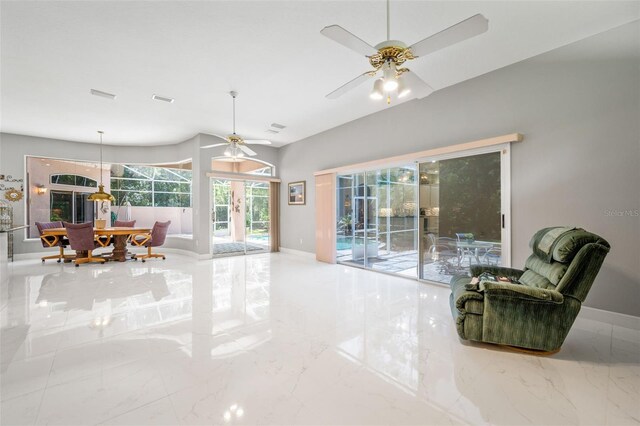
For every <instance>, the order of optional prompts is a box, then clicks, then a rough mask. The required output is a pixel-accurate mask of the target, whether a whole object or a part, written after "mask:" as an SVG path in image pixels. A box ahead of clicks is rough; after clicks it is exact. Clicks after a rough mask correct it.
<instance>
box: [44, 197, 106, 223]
mask: <svg viewBox="0 0 640 426" xmlns="http://www.w3.org/2000/svg"><path fill="white" fill-rule="evenodd" d="M50 194H51V195H50V197H51V200H50V206H51V209H50V216H49V219H50V220H51V221H64V222H69V223H85V222H93V216H94V210H95V209H94V207H95V206H94V203H93V202H92V201H89V200H88V199H87V197H88V196H89V195H90V194H89V193H85V192H75V191H57V190H52V191H51V192H50Z"/></svg>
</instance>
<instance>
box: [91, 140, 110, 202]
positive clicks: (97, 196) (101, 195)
mask: <svg viewBox="0 0 640 426" xmlns="http://www.w3.org/2000/svg"><path fill="white" fill-rule="evenodd" d="M103 133H104V132H103V131H102V130H98V134H99V135H100V185H98V192H94V193H93V194H91V195H89V196H88V197H87V200H89V201H109V202H111V203H115V202H116V199H115V198H114V196H113V195H111V194H109V193H108V192H104V185H103V184H102V134H103Z"/></svg>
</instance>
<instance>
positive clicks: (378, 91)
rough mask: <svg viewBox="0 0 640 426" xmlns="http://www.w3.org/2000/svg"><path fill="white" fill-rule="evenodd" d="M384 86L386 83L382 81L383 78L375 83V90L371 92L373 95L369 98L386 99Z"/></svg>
mask: <svg viewBox="0 0 640 426" xmlns="http://www.w3.org/2000/svg"><path fill="white" fill-rule="evenodd" d="M383 84H384V82H383V81H382V79H381V78H379V79H377V80H376V81H375V82H374V83H373V89H372V90H371V93H370V94H369V97H370V98H371V99H382V98H383V97H384V92H383V90H384V88H383Z"/></svg>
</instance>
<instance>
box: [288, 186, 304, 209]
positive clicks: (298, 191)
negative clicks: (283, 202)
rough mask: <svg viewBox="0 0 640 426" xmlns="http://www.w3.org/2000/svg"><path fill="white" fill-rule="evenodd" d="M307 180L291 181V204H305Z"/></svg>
mask: <svg viewBox="0 0 640 426" xmlns="http://www.w3.org/2000/svg"><path fill="white" fill-rule="evenodd" d="M306 183H307V181H306V180H303V181H300V182H291V183H289V204H290V205H303V204H304V203H305V201H306V192H307V191H306Z"/></svg>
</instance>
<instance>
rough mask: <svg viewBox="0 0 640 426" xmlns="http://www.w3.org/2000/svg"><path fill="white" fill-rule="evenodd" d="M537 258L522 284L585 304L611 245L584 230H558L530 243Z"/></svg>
mask: <svg viewBox="0 0 640 426" xmlns="http://www.w3.org/2000/svg"><path fill="white" fill-rule="evenodd" d="M530 247H531V248H532V250H533V254H532V255H531V256H529V258H528V259H527V261H526V264H525V272H524V274H523V275H522V277H520V282H521V283H523V284H525V285H529V286H532V287H541V288H545V289H555V290H557V291H559V292H561V293H563V294H564V295H567V296H572V297H575V298H577V299H579V300H580V301H584V299H585V298H586V296H587V293H588V292H589V290H590V288H591V285H592V284H593V280H594V279H595V276H596V274H597V273H598V271H599V270H600V266H602V262H603V261H604V258H605V256H606V254H607V253H608V252H609V248H610V246H609V243H608V242H607V241H605V240H604V239H603V238H601V237H599V236H598V235H596V234H593V233H591V232H587V231H585V230H584V229H581V228H568V227H564V228H563V227H554V228H544V229H541V230H540V231H538V232H536V234H535V235H534V236H533V238H532V239H531V242H530Z"/></svg>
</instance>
